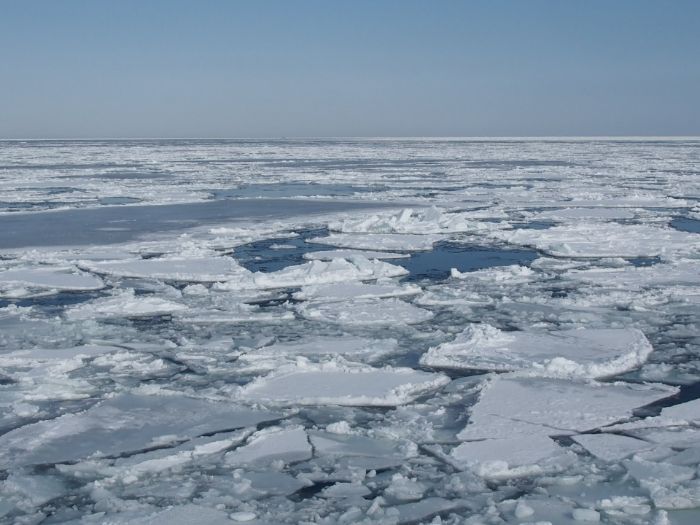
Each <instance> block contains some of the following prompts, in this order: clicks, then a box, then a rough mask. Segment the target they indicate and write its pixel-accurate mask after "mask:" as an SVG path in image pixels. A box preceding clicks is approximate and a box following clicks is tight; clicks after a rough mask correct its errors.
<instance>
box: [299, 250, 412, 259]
mask: <svg viewBox="0 0 700 525" xmlns="http://www.w3.org/2000/svg"><path fill="white" fill-rule="evenodd" d="M357 256H360V257H365V258H366V259H404V258H406V257H410V256H411V255H410V254H408V253H393V252H377V251H373V250H323V251H320V252H308V253H305V254H304V259H308V260H311V261H315V260H318V261H331V260H333V259H353V258H354V257H357Z"/></svg>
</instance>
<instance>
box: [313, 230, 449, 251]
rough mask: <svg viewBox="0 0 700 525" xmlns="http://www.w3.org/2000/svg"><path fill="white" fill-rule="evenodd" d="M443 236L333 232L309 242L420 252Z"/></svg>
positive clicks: (362, 248) (364, 248)
mask: <svg viewBox="0 0 700 525" xmlns="http://www.w3.org/2000/svg"><path fill="white" fill-rule="evenodd" d="M442 238H443V237H442V236H441V235H419V234H413V233H386V234H379V233H377V234H371V233H366V234H363V233H332V234H330V235H328V236H327V237H314V238H313V239H309V242H312V243H316V244H328V245H330V246H338V247H340V248H353V249H358V250H389V251H392V250H398V251H409V252H418V251H427V250H430V249H432V247H433V244H435V243H436V242H437V241H439V240H441V239H442Z"/></svg>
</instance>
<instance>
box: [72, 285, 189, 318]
mask: <svg viewBox="0 0 700 525" xmlns="http://www.w3.org/2000/svg"><path fill="white" fill-rule="evenodd" d="M185 310H187V306H185V305H184V304H181V303H176V302H175V301H171V300H169V299H163V298H161V297H157V296H150V295H136V294H134V291H133V290H127V291H124V292H121V293H117V294H115V295H113V296H111V297H103V298H100V299H95V300H93V301H89V302H87V303H83V304H80V305H77V306H74V307H72V308H69V309H68V310H66V314H65V315H66V318H67V319H69V320H72V321H81V320H90V319H109V318H118V317H125V318H133V317H154V316H158V315H168V314H173V313H177V312H183V311H185Z"/></svg>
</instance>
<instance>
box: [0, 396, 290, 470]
mask: <svg viewBox="0 0 700 525" xmlns="http://www.w3.org/2000/svg"><path fill="white" fill-rule="evenodd" d="M280 418H281V416H280V415H279V414H277V413H274V412H269V411H261V410H253V409H250V408H244V407H237V406H235V405H233V406H232V405H231V404H230V403H216V402H211V401H204V400H200V399H194V398H190V397H185V396H182V395H172V396H144V395H135V394H121V395H118V396H116V397H113V398H109V399H106V400H104V401H102V402H100V403H98V404H96V405H95V406H93V407H91V408H89V409H88V410H86V411H84V412H80V413H76V414H66V415H64V416H60V417H58V418H56V419H49V420H45V421H39V422H38V423H32V424H29V425H25V426H23V427H20V428H17V429H15V430H12V431H10V432H8V433H6V434H4V435H2V436H0V461H1V462H2V464H4V465H5V467H4V468H6V467H7V466H9V465H15V466H16V465H40V464H55V463H66V462H71V461H77V460H80V459H84V458H87V457H92V456H114V455H120V454H125V453H134V452H138V451H140V450H144V449H147V448H149V447H154V446H159V445H160V446H162V445H166V444H168V443H172V442H178V441H181V440H185V439H189V438H193V437H197V436H201V435H203V434H208V433H213V432H221V431H225V430H231V429H234V428H243V427H249V426H255V425H257V424H258V423H261V422H263V421H273V420H276V419H280Z"/></svg>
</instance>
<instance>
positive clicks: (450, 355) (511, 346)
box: [420, 324, 652, 378]
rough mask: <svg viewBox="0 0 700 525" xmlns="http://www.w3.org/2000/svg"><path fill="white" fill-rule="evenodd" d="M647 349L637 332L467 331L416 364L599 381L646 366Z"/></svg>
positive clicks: (487, 327)
mask: <svg viewBox="0 0 700 525" xmlns="http://www.w3.org/2000/svg"><path fill="white" fill-rule="evenodd" d="M651 351H652V347H651V345H650V344H649V341H648V340H647V338H646V337H645V336H644V334H643V333H642V332H640V331H639V330H637V329H633V328H631V329H594V328H584V329H577V330H562V331H557V332H542V333H538V332H503V331H501V330H498V329H497V328H495V327H493V326H490V325H488V324H473V325H469V326H468V327H467V328H466V329H465V330H464V331H463V332H462V333H460V334H459V335H458V336H457V338H456V339H455V340H454V341H452V342H449V343H443V344H441V345H439V346H437V347H434V348H430V349H429V350H428V351H427V352H426V353H425V354H423V356H422V357H421V358H420V363H421V364H423V365H426V366H431V367H435V368H455V369H482V370H497V371H510V370H523V371H524V372H525V373H527V374H528V375H546V376H557V377H584V378H595V377H605V376H611V375H615V374H619V373H622V372H626V371H628V370H631V369H633V368H635V367H637V366H639V365H641V364H642V363H644V361H646V359H647V356H648V355H649V354H650V353H651Z"/></svg>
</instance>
